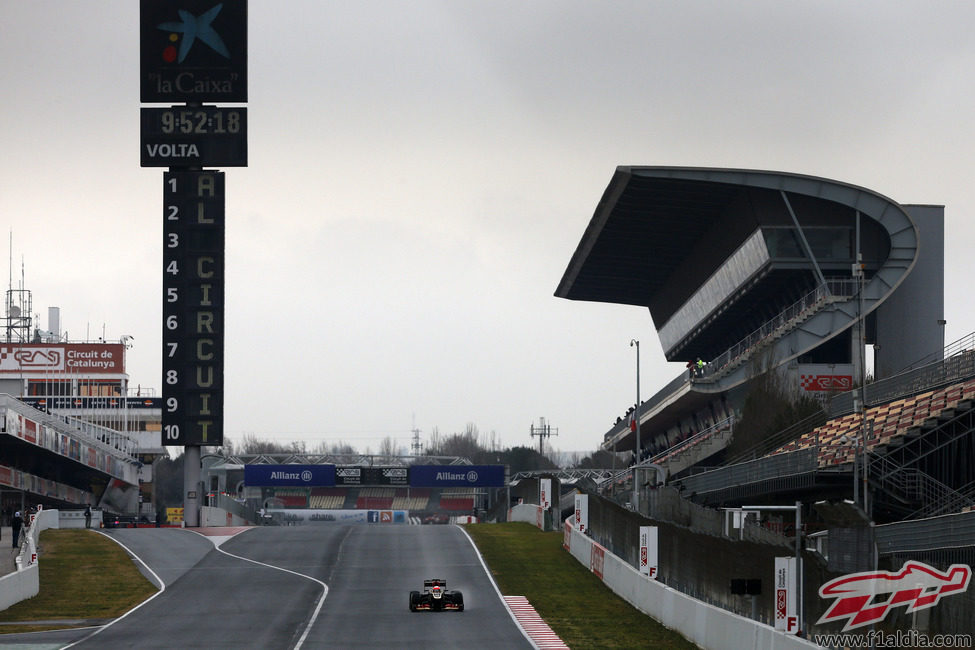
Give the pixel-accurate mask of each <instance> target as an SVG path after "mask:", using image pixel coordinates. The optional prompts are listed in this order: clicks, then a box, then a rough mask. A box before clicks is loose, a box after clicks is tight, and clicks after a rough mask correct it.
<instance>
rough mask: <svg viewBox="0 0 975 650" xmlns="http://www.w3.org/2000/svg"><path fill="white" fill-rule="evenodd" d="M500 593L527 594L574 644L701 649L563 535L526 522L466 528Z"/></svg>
mask: <svg viewBox="0 0 975 650" xmlns="http://www.w3.org/2000/svg"><path fill="white" fill-rule="evenodd" d="M465 529H466V530H467V532H468V533H470V535H471V537H472V538H473V539H474V542H475V543H476V544H477V548H478V549H479V550H480V551H481V554H482V555H483V556H484V561H485V562H487V565H488V567H489V568H490V570H491V573H492V574H493V575H494V579H495V581H496V582H497V583H498V588H499V589H501V593H503V594H505V595H508V596H525V597H526V598H528V601H529V602H530V603H531V604H532V606H533V607H534V608H535V611H537V612H538V614H539V615H540V616H541V617H542V618H543V619H545V622H546V623H548V624H549V626H550V627H551V628H552V630H553V631H554V632H555V633H556V634H558V635H559V636H560V637H561V638H562V640H563V641H564V642H565V643H566V645H568V646H569V647H570V648H688V649H691V648H697V646H696V645H694V644H693V643H691V642H690V641H688V640H687V639H685V638H684V637H682V636H681V635H680V634H678V633H677V632H674V631H672V630H669V629H667V628H666V627H664V626H663V625H661V624H660V623H658V622H657V621H655V620H654V619H652V618H650V617H649V616H647V615H646V614H643V613H642V612H640V611H639V610H638V609H636V608H635V607H633V606H632V605H630V604H629V603H627V602H626V601H625V600H623V599H622V598H620V597H619V596H617V595H616V594H614V593H613V592H612V591H610V589H609V588H608V587H606V585H604V584H603V582H602V581H601V580H600V579H599V578H597V577H596V576H595V575H593V573H592V572H590V571H589V569H588V568H587V567H584V566H582V565H581V564H580V563H579V562H578V561H577V560H576V559H575V558H574V557H572V555H570V554H569V552H568V551H566V550H565V549H563V548H562V533H561V532H550V533H543V532H542V531H540V530H538V528H536V527H535V526H532V525H530V524H524V523H507V524H471V525H468V526H465Z"/></svg>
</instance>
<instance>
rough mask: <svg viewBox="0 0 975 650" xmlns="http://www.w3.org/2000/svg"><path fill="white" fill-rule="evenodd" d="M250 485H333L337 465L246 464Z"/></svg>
mask: <svg viewBox="0 0 975 650" xmlns="http://www.w3.org/2000/svg"><path fill="white" fill-rule="evenodd" d="M244 485H247V486H249V487H260V486H267V487H313V486H315V487H332V486H334V485H335V465H244Z"/></svg>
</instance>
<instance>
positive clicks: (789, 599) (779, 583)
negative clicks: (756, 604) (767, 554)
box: [773, 557, 799, 634]
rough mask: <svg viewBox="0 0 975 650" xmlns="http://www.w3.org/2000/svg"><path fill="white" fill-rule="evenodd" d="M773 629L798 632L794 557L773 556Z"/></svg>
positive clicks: (792, 632) (787, 632)
mask: <svg viewBox="0 0 975 650" xmlns="http://www.w3.org/2000/svg"><path fill="white" fill-rule="evenodd" d="M773 584H774V585H775V629H776V630H779V631H780V632H785V633H786V634H798V632H799V619H798V617H797V616H796V558H794V557H777V558H775V580H774V581H773Z"/></svg>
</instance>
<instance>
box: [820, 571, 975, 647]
mask: <svg viewBox="0 0 975 650" xmlns="http://www.w3.org/2000/svg"><path fill="white" fill-rule="evenodd" d="M971 577H972V570H971V568H970V567H969V566H968V565H967V564H952V565H951V566H950V567H948V571H947V572H941V571H939V570H938V569H935V568H934V567H930V566H928V565H927V564H923V563H921V562H915V561H913V560H912V561H909V562H905V563H904V566H902V567H901V570H900V571H897V572H890V571H864V572H862V573H850V574H847V575H845V576H840V577H839V578H835V579H833V580H830V581H829V582H827V583H826V584H824V585H823V586H822V587H820V588H819V597H820V598H835V599H836V602H834V603H833V605H832V606H831V607H830V608H829V609H828V610H827V611H826V613H825V614H823V616H822V617H821V618H820V619H819V621H817V623H816V624H817V625H819V624H822V623H831V622H834V621H842V620H844V619H846V625H844V626H843V631H844V632H846V631H847V630H852V629H855V628H858V627H863V626H864V625H869V624H871V623H877V622H879V621H882V620H884V618H886V617H887V612H889V611H890V610H891V609H893V608H894V607H899V606H900V605H907V613H911V612H916V611H919V610H922V609H927V608H928V607H934V606H935V605H937V604H938V602H939V601H940V600H941V598H942V597H943V596H953V595H955V594H960V593H963V592H964V591H965V590H966V589H968V583H969V581H970V580H971ZM888 594H889V596H888ZM875 601H876V602H875Z"/></svg>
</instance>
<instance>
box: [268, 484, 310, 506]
mask: <svg viewBox="0 0 975 650" xmlns="http://www.w3.org/2000/svg"><path fill="white" fill-rule="evenodd" d="M274 498H276V499H278V500H279V501H280V502H281V505H282V506H284V507H285V508H307V507H308V491H307V490H305V489H304V488H277V489H276V490H274Z"/></svg>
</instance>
